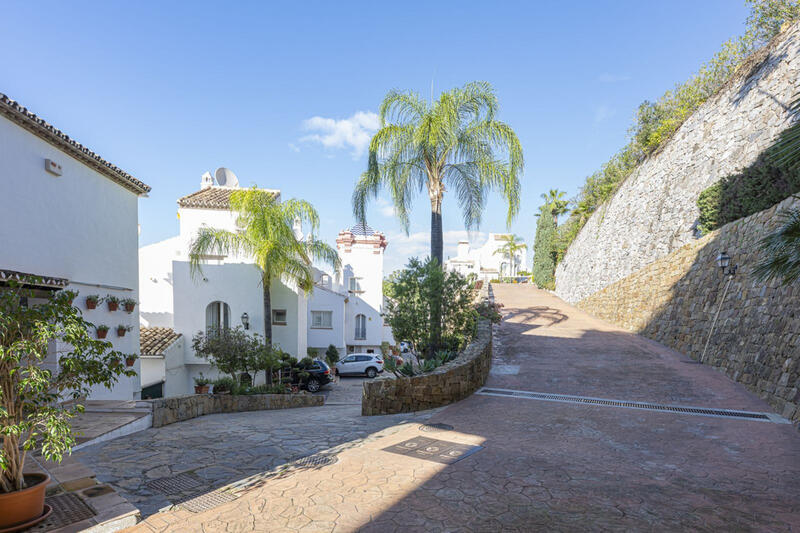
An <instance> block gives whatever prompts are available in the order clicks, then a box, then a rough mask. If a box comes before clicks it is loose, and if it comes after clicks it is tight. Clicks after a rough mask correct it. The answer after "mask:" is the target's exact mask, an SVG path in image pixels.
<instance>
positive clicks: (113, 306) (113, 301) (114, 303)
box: [105, 294, 119, 311]
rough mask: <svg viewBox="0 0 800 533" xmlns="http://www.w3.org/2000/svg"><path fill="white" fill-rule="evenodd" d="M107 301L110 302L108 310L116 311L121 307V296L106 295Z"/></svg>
mask: <svg viewBox="0 0 800 533" xmlns="http://www.w3.org/2000/svg"><path fill="white" fill-rule="evenodd" d="M105 300H106V303H108V310H109V311H116V310H117V309H119V298H117V297H116V296H112V295H110V294H109V295H108V296H106V297H105Z"/></svg>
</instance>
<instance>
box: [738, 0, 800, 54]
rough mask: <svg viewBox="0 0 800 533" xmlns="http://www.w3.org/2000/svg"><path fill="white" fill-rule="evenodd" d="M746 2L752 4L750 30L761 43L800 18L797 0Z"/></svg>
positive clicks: (755, 0)
mask: <svg viewBox="0 0 800 533" xmlns="http://www.w3.org/2000/svg"><path fill="white" fill-rule="evenodd" d="M746 3H747V5H749V6H750V16H749V17H748V18H747V25H748V28H749V31H750V32H751V33H752V35H753V37H755V39H756V40H757V42H759V43H761V44H764V43H767V42H768V41H769V40H770V39H772V38H773V37H774V36H775V35H777V34H778V32H780V31H781V28H782V27H783V26H784V25H785V24H787V23H790V22H792V21H795V20H798V19H800V2H798V1H797V0H746Z"/></svg>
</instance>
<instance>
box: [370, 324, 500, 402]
mask: <svg viewBox="0 0 800 533" xmlns="http://www.w3.org/2000/svg"><path fill="white" fill-rule="evenodd" d="M491 365H492V324H491V322H489V321H488V320H482V321H481V322H480V324H478V334H477V336H476V337H475V340H474V341H473V342H472V343H471V344H470V345H469V346H467V348H466V349H465V350H464V352H462V354H461V355H460V356H459V357H458V358H457V359H455V360H453V361H450V362H449V363H446V364H444V365H442V366H440V367H439V368H437V369H436V370H434V371H433V372H430V373H428V374H424V375H420V376H413V377H410V378H395V377H394V376H381V377H380V378H378V379H375V380H373V381H367V382H365V383H364V393H363V396H362V398H361V414H362V415H364V416H369V415H386V414H392V413H410V412H414V411H424V410H426V409H433V408H435V407H441V406H443V405H447V404H449V403H453V402H457V401H458V400H462V399H464V398H466V397H467V396H469V395H470V394H472V393H473V392H475V391H476V390H477V389H478V388H480V387H482V386H483V384H484V383H486V378H487V377H488V375H489V369H490V368H491Z"/></svg>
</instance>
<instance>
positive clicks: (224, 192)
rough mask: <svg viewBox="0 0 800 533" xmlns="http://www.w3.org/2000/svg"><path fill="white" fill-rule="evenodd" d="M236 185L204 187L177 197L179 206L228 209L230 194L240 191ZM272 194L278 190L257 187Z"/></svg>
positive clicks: (278, 192) (275, 193) (276, 193)
mask: <svg viewBox="0 0 800 533" xmlns="http://www.w3.org/2000/svg"><path fill="white" fill-rule="evenodd" d="M241 190H243V189H240V188H238V187H217V186H214V187H206V188H205V189H200V190H199V191H197V192H193V193H192V194H188V195H186V196H184V197H182V198H179V199H178V206H179V207H194V208H199V209H230V205H231V195H232V194H233V192H234V191H241ZM259 190H261V191H264V192H268V193H272V194H274V195H278V194H280V191H274V190H269V189H259Z"/></svg>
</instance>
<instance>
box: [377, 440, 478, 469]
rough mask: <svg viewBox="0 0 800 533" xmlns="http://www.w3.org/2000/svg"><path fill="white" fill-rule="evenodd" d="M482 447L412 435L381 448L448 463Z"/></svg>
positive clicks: (386, 450) (408, 455) (399, 453)
mask: <svg viewBox="0 0 800 533" xmlns="http://www.w3.org/2000/svg"><path fill="white" fill-rule="evenodd" d="M482 449H483V446H475V445H473V444H461V443H459V442H448V441H446V440H438V439H432V438H430V437H414V438H413V439H408V440H404V441H403V442H400V443H398V444H393V445H391V446H387V447H386V448H383V451H385V452H390V453H396V454H398V455H405V456H406V457H416V458H417V459H425V460H426V461H433V462H435V463H441V464H445V465H449V464H453V463H455V462H456V461H460V460H461V459H464V458H465V457H469V456H470V455H472V454H473V453H475V452H477V451H480V450H482Z"/></svg>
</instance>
